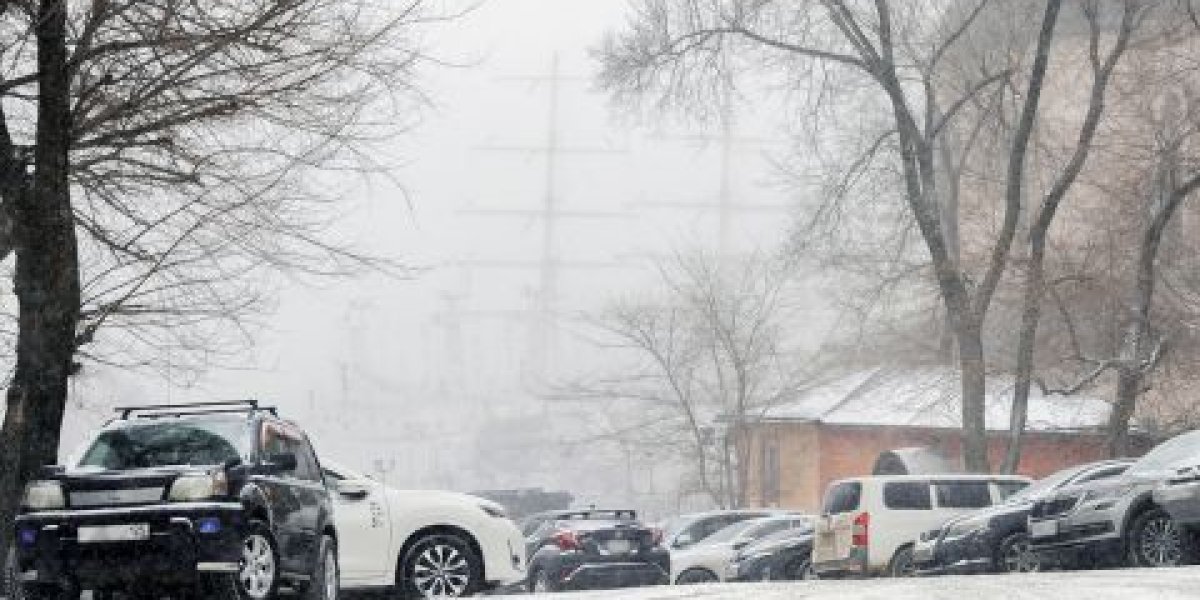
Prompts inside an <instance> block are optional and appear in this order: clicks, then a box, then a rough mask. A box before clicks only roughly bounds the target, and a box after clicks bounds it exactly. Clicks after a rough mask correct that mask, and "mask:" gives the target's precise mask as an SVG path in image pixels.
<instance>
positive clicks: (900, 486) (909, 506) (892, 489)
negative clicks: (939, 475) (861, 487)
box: [883, 481, 933, 510]
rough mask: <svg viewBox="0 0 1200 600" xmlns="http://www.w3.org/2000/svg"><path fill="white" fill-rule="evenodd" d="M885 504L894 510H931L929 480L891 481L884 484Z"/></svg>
mask: <svg viewBox="0 0 1200 600" xmlns="http://www.w3.org/2000/svg"><path fill="white" fill-rule="evenodd" d="M883 505H884V506H886V507H887V508H890V509H892V510H930V509H932V508H933V501H932V500H931V499H930V495H929V482H928V481H889V482H887V483H885V484H883Z"/></svg>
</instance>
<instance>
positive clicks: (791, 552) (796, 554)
mask: <svg viewBox="0 0 1200 600" xmlns="http://www.w3.org/2000/svg"><path fill="white" fill-rule="evenodd" d="M812 547H813V530H812V527H804V528H800V529H787V530H784V531H780V532H778V533H775V534H772V535H769V536H767V537H765V538H762V539H760V540H758V541H756V542H754V543H752V544H750V545H749V546H746V547H745V548H742V549H741V550H739V551H738V553H737V554H736V555H735V556H734V558H733V572H734V573H735V575H734V577H733V580H734V581H797V580H800V579H812V578H814V577H815V575H814V574H813V571H812Z"/></svg>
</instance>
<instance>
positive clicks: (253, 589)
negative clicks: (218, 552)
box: [200, 521, 279, 600]
mask: <svg viewBox="0 0 1200 600" xmlns="http://www.w3.org/2000/svg"><path fill="white" fill-rule="evenodd" d="M241 546H242V559H241V561H239V564H238V572H237V573H228V574H220V575H214V576H211V577H206V578H205V579H204V580H202V581H201V586H202V588H201V591H200V597H201V598H215V599H218V600H268V599H270V598H274V597H275V595H276V593H277V592H278V591H279V545H278V544H277V543H276V542H275V536H274V535H272V534H271V530H270V529H268V528H267V526H266V525H264V524H263V523H262V522H261V521H251V522H250V523H249V525H247V527H246V531H245V533H243V534H242V543H241Z"/></svg>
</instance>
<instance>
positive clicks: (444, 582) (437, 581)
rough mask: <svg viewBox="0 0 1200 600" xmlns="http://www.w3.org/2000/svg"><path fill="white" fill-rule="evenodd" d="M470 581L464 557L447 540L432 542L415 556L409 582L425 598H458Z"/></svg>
mask: <svg viewBox="0 0 1200 600" xmlns="http://www.w3.org/2000/svg"><path fill="white" fill-rule="evenodd" d="M470 583H471V567H470V564H469V563H468V562H467V557H466V556H464V555H463V553H462V552H460V551H459V550H458V548H455V547H454V546H451V545H449V544H442V543H435V544H433V545H431V546H429V547H428V548H426V549H425V551H424V552H422V553H421V554H420V556H418V557H417V561H416V563H415V564H414V565H413V584H414V585H416V586H417V591H418V592H420V593H421V596H422V597H425V598H446V597H450V598H458V597H460V596H463V595H465V594H466V592H467V588H468V587H469V586H470Z"/></svg>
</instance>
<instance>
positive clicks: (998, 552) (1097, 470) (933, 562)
mask: <svg viewBox="0 0 1200 600" xmlns="http://www.w3.org/2000/svg"><path fill="white" fill-rule="evenodd" d="M1131 464H1132V461H1122V460H1110V461H1100V462H1095V463H1090V464H1086V465H1081V466H1076V467H1071V468H1069V469H1063V470H1062V471H1059V472H1057V473H1055V474H1053V475H1051V476H1049V477H1046V478H1045V479H1042V480H1040V481H1037V482H1036V483H1034V484H1033V485H1031V486H1029V487H1027V488H1025V489H1024V490H1022V491H1021V492H1019V493H1017V494H1015V495H1014V496H1012V497H1011V498H1009V499H1008V500H1006V501H1005V502H1003V503H1001V504H998V505H996V506H992V507H988V508H985V509H982V510H979V511H976V512H972V513H969V514H966V515H963V516H961V517H957V518H955V519H951V520H950V521H948V522H946V523H945V524H944V525H942V527H941V528H939V529H935V530H933V531H929V532H927V533H924V534H922V535H921V538H920V539H919V540H918V541H917V543H916V546H915V548H914V552H913V554H914V562H915V563H916V567H917V570H918V571H919V572H922V573H925V574H938V573H987V572H991V573H1010V572H1027V571H1036V570H1039V569H1040V568H1041V567H1042V564H1041V560H1040V559H1039V558H1038V556H1037V555H1036V554H1034V553H1033V552H1031V551H1030V547H1029V532H1028V517H1029V511H1030V509H1031V508H1032V507H1033V505H1034V503H1035V502H1037V501H1038V500H1040V499H1042V498H1045V497H1047V496H1049V495H1051V494H1053V493H1054V492H1056V491H1057V490H1059V489H1062V488H1065V487H1067V486H1072V485H1078V484H1082V483H1087V482H1091V481H1097V480H1101V479H1108V478H1110V477H1116V476H1118V475H1120V474H1121V473H1124V472H1125V470H1126V469H1128V468H1129V465H1131Z"/></svg>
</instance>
